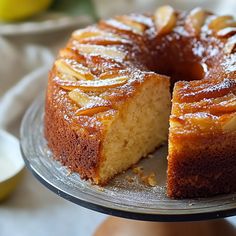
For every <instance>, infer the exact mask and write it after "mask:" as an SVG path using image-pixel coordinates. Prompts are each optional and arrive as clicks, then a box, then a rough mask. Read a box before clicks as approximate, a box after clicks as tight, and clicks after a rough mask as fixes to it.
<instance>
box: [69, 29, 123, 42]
mask: <svg viewBox="0 0 236 236" xmlns="http://www.w3.org/2000/svg"><path fill="white" fill-rule="evenodd" d="M99 36H102V37H112V38H117V39H121V37H120V36H118V35H117V34H113V33H108V32H105V31H102V30H99V29H95V28H88V29H85V30H76V31H75V32H74V33H73V34H72V37H73V38H74V39H76V40H79V41H81V40H83V39H87V38H93V37H99Z"/></svg>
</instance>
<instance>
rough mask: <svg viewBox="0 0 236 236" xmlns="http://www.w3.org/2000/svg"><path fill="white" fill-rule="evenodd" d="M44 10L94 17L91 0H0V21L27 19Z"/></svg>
mask: <svg viewBox="0 0 236 236" xmlns="http://www.w3.org/2000/svg"><path fill="white" fill-rule="evenodd" d="M46 10H49V11H50V12H61V13H65V14H67V15H71V16H78V15H86V14H87V15H90V16H91V17H92V18H93V19H96V14H95V10H94V7H93V3H92V1H91V0H20V1H19V0H0V21H3V22H14V21H23V20H28V19H29V18H30V17H33V16H35V15H38V14H40V13H41V12H43V11H46Z"/></svg>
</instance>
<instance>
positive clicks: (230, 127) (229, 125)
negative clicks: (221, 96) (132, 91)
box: [223, 114, 236, 132]
mask: <svg viewBox="0 0 236 236" xmlns="http://www.w3.org/2000/svg"><path fill="white" fill-rule="evenodd" d="M223 130H224V131H226V132H227V131H234V130H236V115H235V114H234V115H233V116H231V117H230V118H229V119H228V120H227V121H226V123H225V124H224V125H223Z"/></svg>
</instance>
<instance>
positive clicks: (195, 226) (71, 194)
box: [21, 96, 236, 236]
mask: <svg viewBox="0 0 236 236" xmlns="http://www.w3.org/2000/svg"><path fill="white" fill-rule="evenodd" d="M43 104H44V99H43V96H41V97H39V98H38V99H36V101H35V102H34V103H33V104H32V106H31V107H30V108H29V109H28V111H27V112H26V114H25V117H24V119H23V122H22V126H21V151H22V155H23V158H24V160H25V163H26V166H27V167H28V169H29V170H30V171H31V172H32V173H33V175H34V176H35V177H36V178H37V179H38V180H39V181H40V182H41V183H42V184H44V185H45V186H46V187H47V188H48V189H50V190H52V191H53V192H55V193H56V194H57V195H59V196H60V197H63V198H65V199H66V200H69V201H71V202H74V203H75V204H78V205H80V206H83V207H86V208H89V209H92V210H95V211H98V212H102V213H105V214H108V215H113V216H118V217H122V218H127V219H134V220H138V221H131V220H124V219H121V218H120V219H119V218H108V220H107V221H105V222H104V223H103V224H102V226H101V227H100V228H99V229H98V230H97V232H96V234H95V235H96V236H99V235H109V236H113V235H114V236H118V235H122V236H126V235H127V236H132V235H135V236H139V235H145V236H146V235H147V236H149V235H150V236H152V235H160V236H162V235H163V236H172V235H173V236H178V235H181V236H184V235H188V236H190V235H191V236H195V235H201V236H205V235H207V236H211V235H212V236H213V235H214V236H218V235H225V236H226V235H227V236H231V235H234V236H235V235H236V231H235V228H233V227H231V226H230V224H228V223H227V222H226V221H224V220H218V221H204V220H210V219H220V218H224V217H228V216H233V215H236V193H234V194H225V195H220V196H216V197H211V198H201V199H184V200H172V199H169V198H168V197H167V196H166V188H165V186H166V165H167V163H166V155H167V148H166V147H165V146H164V147H162V148H160V149H158V150H157V151H156V152H155V153H153V155H152V157H151V158H148V159H145V160H142V161H141V162H140V163H139V165H140V166H142V168H143V169H144V172H147V173H152V172H155V174H156V177H157V186H155V187H148V186H146V185H145V184H143V183H142V182H140V179H139V178H138V177H137V176H136V175H135V174H134V173H133V172H132V170H128V171H126V172H125V173H122V174H120V175H118V176H116V177H115V178H114V179H113V180H112V181H110V183H109V184H108V185H107V186H105V187H104V188H100V187H98V186H94V185H92V184H91V183H89V182H88V181H84V180H81V179H80V177H79V175H78V174H76V173H72V174H70V173H69V172H68V169H67V168H65V167H63V166H62V165H61V164H60V163H59V162H57V161H55V160H54V159H53V154H52V152H51V151H50V149H49V148H48V146H47V141H46V140H45V138H44V122H43V120H44V105H43ZM144 174H146V173H144ZM131 179H132V181H130V180H131ZM145 221H146V222H145ZM148 221H153V223H151V222H148ZM187 221H188V222H187ZM191 221H196V222H191ZM197 221H202V222H197ZM154 222H159V223H154ZM161 222H169V223H161ZM170 222H172V223H170ZM175 222H179V223H175ZM180 222H182V223H180ZM183 222H186V223H183ZM115 229H116V230H115ZM222 230H223V233H221V232H222ZM104 232H107V234H105V233H104ZM155 232H156V233H155ZM189 232H190V233H189ZM148 233H149V234H148ZM157 233H158V234H157Z"/></svg>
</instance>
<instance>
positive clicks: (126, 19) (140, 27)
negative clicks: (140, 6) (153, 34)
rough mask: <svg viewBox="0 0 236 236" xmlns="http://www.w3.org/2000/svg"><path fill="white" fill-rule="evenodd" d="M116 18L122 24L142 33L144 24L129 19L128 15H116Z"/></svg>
mask: <svg viewBox="0 0 236 236" xmlns="http://www.w3.org/2000/svg"><path fill="white" fill-rule="evenodd" d="M116 19H117V20H118V21H120V22H122V23H123V24H125V25H127V26H128V27H130V28H131V29H132V31H133V32H135V33H137V34H143V32H144V30H145V28H146V26H145V25H144V24H141V23H139V22H137V21H134V20H132V19H130V18H129V17H128V16H117V17H116Z"/></svg>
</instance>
